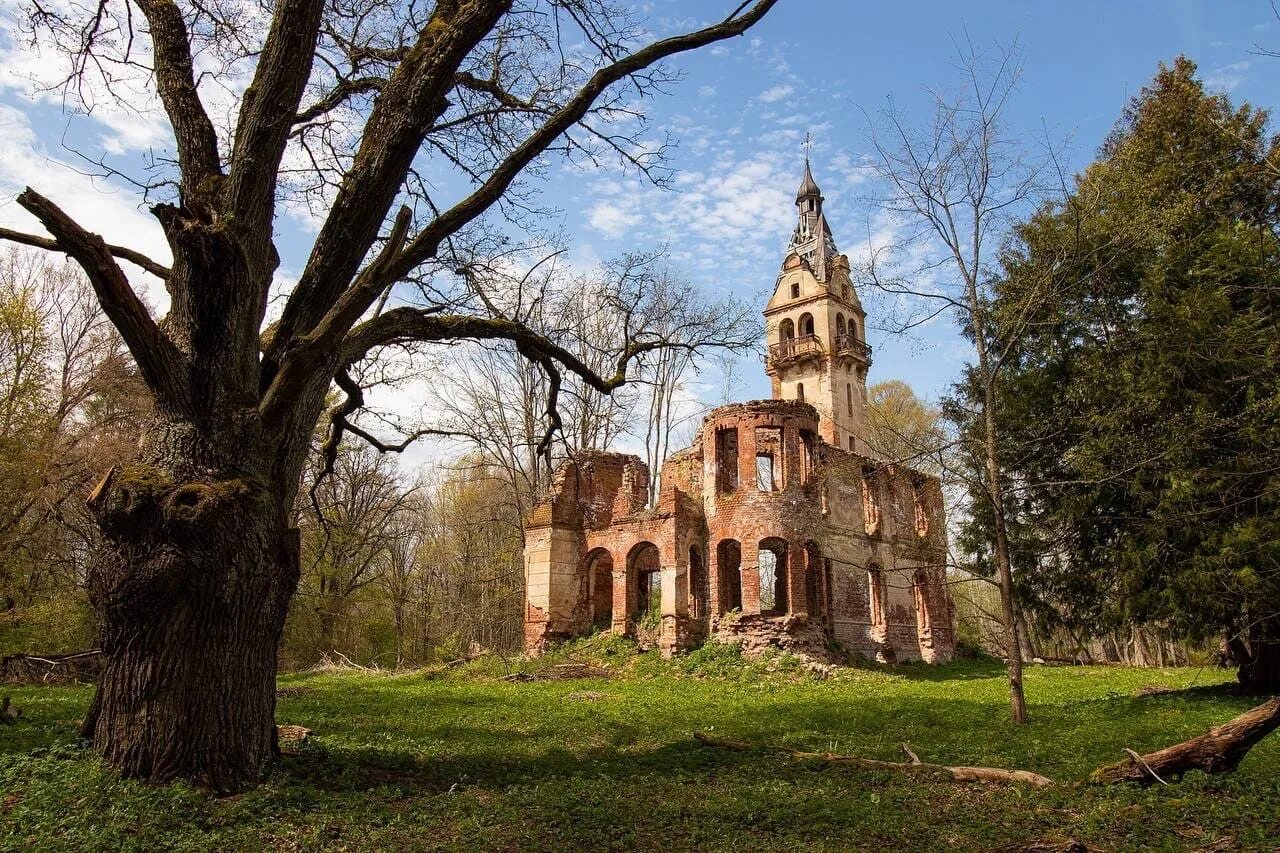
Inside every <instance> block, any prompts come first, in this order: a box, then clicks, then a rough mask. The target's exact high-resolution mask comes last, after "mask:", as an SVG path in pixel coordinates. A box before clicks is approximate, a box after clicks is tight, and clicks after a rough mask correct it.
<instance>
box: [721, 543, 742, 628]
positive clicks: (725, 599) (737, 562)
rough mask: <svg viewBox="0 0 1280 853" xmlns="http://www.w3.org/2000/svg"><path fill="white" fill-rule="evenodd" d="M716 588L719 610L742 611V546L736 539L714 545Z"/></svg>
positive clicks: (726, 611) (722, 611)
mask: <svg viewBox="0 0 1280 853" xmlns="http://www.w3.org/2000/svg"><path fill="white" fill-rule="evenodd" d="M716 581H717V582H716V587H717V591H718V592H719V595H718V596H717V599H718V602H717V603H718V604H719V610H720V612H721V613H728V612H729V611H730V610H741V609H742V545H741V544H739V542H738V540H736V539H721V540H720V543H719V544H718V545H716Z"/></svg>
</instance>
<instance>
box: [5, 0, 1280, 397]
mask: <svg viewBox="0 0 1280 853" xmlns="http://www.w3.org/2000/svg"><path fill="white" fill-rule="evenodd" d="M642 5H643V8H644V10H645V11H646V12H648V13H649V15H650V16H651V19H652V23H653V28H654V30H655V31H656V32H660V33H667V32H673V31H675V30H676V29H679V28H688V27H692V26H698V25H702V24H705V23H708V22H709V21H710V20H711V19H713V18H717V17H719V16H722V15H723V14H724V12H725V10H727V9H728V8H730V7H731V6H733V5H736V0H733V2H730V0H654V1H653V2H647V3H644V4H642ZM21 8H22V5H21V0H3V3H2V4H0V17H3V19H4V21H5V22H6V23H11V22H12V21H13V20H15V16H16V15H17V14H18V13H19V11H20V9H21ZM966 33H967V37H968V38H969V39H970V40H972V42H973V43H974V44H975V45H977V46H978V47H988V46H992V45H995V44H997V43H999V44H1006V45H1007V44H1009V43H1010V42H1012V41H1013V40H1014V39H1017V40H1018V41H1019V42H1020V44H1021V46H1022V57H1023V64H1024V74H1023V78H1022V82H1021V84H1020V86H1019V89H1018V92H1017V95H1016V97H1015V99H1014V101H1013V102H1012V104H1011V107H1010V111H1009V114H1008V119H1009V122H1008V123H1009V125H1010V127H1011V129H1012V130H1014V131H1015V132H1018V133H1021V134H1025V135H1027V136H1028V137H1030V136H1032V135H1038V134H1043V133H1044V132H1045V129H1046V128H1047V130H1048V133H1049V135H1050V136H1051V137H1052V138H1054V139H1056V140H1058V141H1063V140H1069V146H1068V148H1067V155H1066V161H1067V164H1068V165H1069V166H1070V167H1071V168H1072V169H1073V170H1074V169H1078V168H1080V167H1082V166H1083V165H1085V164H1086V163H1087V162H1088V161H1089V160H1090V159H1091V158H1092V156H1093V153H1094V151H1095V150H1096V148H1097V146H1098V144H1099V142H1100V141H1101V140H1102V139H1103V137H1104V136H1105V135H1106V133H1107V132H1108V130H1109V129H1110V127H1111V126H1112V124H1113V122H1114V121H1115V119H1116V118H1117V116H1118V115H1119V114H1120V111H1121V109H1122V108H1123V106H1124V104H1125V102H1126V100H1127V99H1128V98H1129V97H1130V96H1132V95H1133V94H1135V93H1136V92H1137V91H1138V90H1139V89H1140V88H1141V87H1142V86H1143V84H1144V83H1145V82H1146V81H1147V80H1148V79H1149V78H1150V77H1151V75H1152V74H1153V73H1154V71H1155V70H1156V65H1157V63H1158V62H1160V61H1162V60H1163V61H1166V62H1167V61H1169V60H1172V59H1173V58H1174V57H1175V56H1177V55H1178V54H1186V55H1188V56H1190V57H1191V58H1192V59H1194V60H1195V61H1196V62H1197V63H1199V65H1200V70H1201V73H1202V75H1203V77H1204V79H1205V80H1206V81H1207V83H1208V84H1209V85H1210V87H1211V88H1214V89H1217V90H1225V91H1228V92H1230V94H1231V95H1232V97H1233V98H1234V99H1236V100H1237V101H1239V100H1249V101H1251V102H1252V103H1254V104H1255V105H1259V106H1263V107H1270V106H1273V105H1274V100H1273V98H1274V93H1275V92H1277V91H1280V89H1278V88H1277V83H1278V82H1280V59H1273V58H1269V57H1265V56H1260V55H1258V54H1257V52H1256V51H1257V46H1258V45H1261V46H1263V47H1271V48H1275V49H1280V22H1277V20H1276V17H1275V15H1274V14H1273V12H1272V9H1271V7H1270V5H1269V4H1268V2H1266V0H1219V2H1192V0H1170V2H1155V0H1129V1H1128V2H1110V3H1102V2H1073V3H1062V2H1060V3H1048V2H1040V3H1029V2H996V1H995V0H990V2H967V3H955V2H933V0H929V2H911V3H902V2H900V3H868V2H852V0H825V2H816V0H781V2H779V3H778V5H777V7H776V8H775V9H774V10H773V12H771V13H770V14H769V15H768V16H767V17H766V19H765V20H764V22H763V23H762V24H760V25H759V26H758V27H756V28H755V29H753V30H752V31H751V32H750V33H748V34H747V35H746V36H745V37H743V38H740V39H736V40H734V41H732V42H729V43H724V44H721V45H717V46H715V47H713V48H711V49H709V50H704V51H702V52H699V53H697V54H691V55H686V56H682V57H679V58H678V59H677V61H676V63H675V65H676V67H678V68H680V69H681V70H682V71H683V73H684V79H683V81H682V82H681V83H680V84H679V85H677V86H676V87H674V89H673V91H672V93H671V94H670V95H669V96H667V97H662V98H660V99H658V100H656V101H654V102H651V103H649V104H648V106H647V109H648V112H649V115H650V117H651V119H652V122H653V127H654V129H655V130H657V131H662V130H666V131H670V132H671V133H673V134H674V135H675V137H676V138H677V139H678V140H679V145H678V147H676V148H675V149H674V150H673V151H672V153H671V158H670V162H669V165H670V166H671V167H672V168H673V169H674V170H675V173H676V174H675V181H674V189H673V190H658V189H655V188H653V187H650V186H647V185H645V184H644V183H643V182H642V181H640V180H639V179H638V178H637V177H636V176H635V175H632V174H627V173H625V172H623V171H622V170H620V169H604V170H595V171H583V170H581V169H576V168H568V167H557V168H554V169H552V170H550V172H549V175H548V178H547V179H546V182H545V183H544V184H543V185H542V190H543V201H544V202H546V203H548V204H550V205H552V206H554V207H555V208H558V209H559V210H560V211H562V217H563V227H564V231H565V232H566V235H567V237H568V240H569V246H570V252H571V258H572V259H573V260H574V261H575V262H576V263H577V264H579V265H590V264H591V263H593V262H594V261H597V260H600V259H604V258H608V257H612V256H614V255H616V254H618V253H620V252H622V251H626V250H647V249H652V248H654V247H655V246H657V245H660V244H665V245H667V246H668V247H669V250H670V253H671V257H672V261H673V263H674V265H675V266H676V267H677V268H678V269H679V270H680V271H681V272H682V273H683V274H684V275H685V276H687V277H688V278H689V279H690V281H691V282H692V283H693V284H694V285H695V286H696V287H698V288H700V289H702V290H703V291H705V292H707V293H708V294H731V295H734V296H737V297H739V298H742V299H746V300H751V301H752V302H753V303H754V304H755V305H757V306H758V307H760V308H763V305H764V302H765V300H766V298H767V295H768V292H769V290H770V288H771V287H772V284H773V281H774V276H775V274H776V272H777V269H778V264H779V262H780V261H781V253H782V250H783V248H784V246H785V244H786V240H787V237H788V236H789V234H790V230H791V228H792V225H793V217H794V208H793V206H792V200H793V198H794V192H795V188H796V185H797V184H798V183H799V180H800V174H801V168H802V156H803V154H802V150H801V145H800V142H801V139H802V138H803V137H804V135H805V134H806V133H812V134H813V136H814V140H815V141H814V144H813V154H812V157H813V166H814V173H815V176H816V177H817V179H818V182H819V184H820V185H821V186H822V189H823V191H824V193H825V195H826V197H827V211H828V219H829V221H830V223H831V225H832V227H833V229H834V231H835V236H836V240H837V242H838V243H839V245H840V246H841V248H842V249H844V250H845V251H848V252H850V254H853V253H854V251H855V250H856V248H857V246H858V245H860V244H861V242H862V241H864V240H865V239H866V234H867V231H868V222H869V217H870V210H869V206H868V204H867V203H866V201H865V200H864V199H865V197H866V195H867V194H868V193H869V192H870V191H871V187H870V186H869V185H868V181H867V173H866V170H865V169H864V168H862V167H861V166H860V160H861V159H862V158H863V157H864V156H865V154H866V151H867V143H866V136H865V127H866V119H865V116H864V112H863V111H864V110H865V111H867V112H872V113H874V111H875V110H876V109H877V107H878V106H879V105H881V104H882V103H883V101H884V98H885V97H886V96H888V95H892V96H893V97H894V98H895V100H896V101H897V103H898V104H899V105H901V106H903V107H905V108H907V110H908V111H912V110H913V108H914V110H915V112H916V114H917V115H921V116H922V115H923V112H922V108H923V106H924V104H925V97H924V90H925V87H942V88H948V87H952V86H954V85H955V83H956V76H957V74H956V68H955V65H954V58H955V48H954V40H956V39H963V38H965V37H966ZM54 70H56V69H55V65H54V63H53V58H52V57H51V56H48V55H40V54H39V53H33V52H32V51H31V50H30V49H29V48H27V47H25V46H24V45H23V44H22V43H21V42H20V41H18V40H15V39H13V38H12V37H10V38H8V39H7V40H5V41H3V42H0V146H2V148H0V150H3V151H4V152H5V156H4V157H2V158H0V224H4V225H10V226H16V227H23V228H26V229H34V224H33V223H32V221H31V220H30V219H29V218H28V217H26V215H25V214H24V213H23V212H22V211H21V210H20V209H19V208H18V207H17V205H16V204H15V203H14V202H13V196H14V195H15V194H16V193H17V192H18V191H19V190H20V189H21V187H22V186H23V185H25V184H28V183H29V184H31V185H33V186H35V187H36V188H37V189H41V191H43V192H45V193H47V194H49V195H51V196H52V197H54V198H55V199H56V200H59V201H60V202H63V203H64V204H65V205H66V206H67V207H68V208H69V209H70V210H71V212H72V213H73V214H74V215H76V216H78V217H79V218H81V220H82V221H84V222H85V223H86V224H87V225H88V226H89V227H90V228H93V229H95V230H98V231H100V232H102V233H103V234H104V235H106V236H107V237H108V238H109V239H112V240H113V241H117V242H122V243H129V244H131V245H135V246H136V247H137V248H139V249H141V250H144V251H148V252H151V253H154V254H155V255H156V256H158V257H164V256H165V255H166V254H167V253H166V251H165V249H164V246H163V240H162V239H161V238H160V235H159V232H158V229H156V227H155V226H154V224H153V223H152V222H151V221H150V218H149V215H148V214H147V213H146V212H145V210H144V209H142V208H141V205H140V202H139V199H138V198H137V196H136V195H135V194H133V193H132V192H131V191H130V190H129V189H128V188H126V187H123V186H121V185H119V184H113V183H110V182H106V181H103V180H100V179H99V180H90V179H89V178H86V177H85V176H83V175H82V174H80V173H79V172H78V171H77V168H78V169H80V171H83V169H84V163H83V162H81V163H79V164H77V161H76V158H75V157H74V156H73V155H72V154H70V153H69V152H68V150H67V147H66V146H67V143H68V141H70V142H71V143H72V144H73V147H75V148H77V149H79V150H81V151H82V152H84V153H86V154H88V155H90V156H93V155H96V154H102V153H105V154H108V155H110V156H112V157H115V158H119V160H118V162H130V161H132V162H137V160H138V158H139V157H140V156H141V153H142V152H143V151H145V150H146V149H147V148H148V147H158V148H163V147H164V145H165V143H166V141H167V137H166V131H165V128H164V124H163V122H162V121H161V120H160V118H159V117H158V116H157V115H155V114H148V113H147V112H145V111H144V112H142V113H139V112H137V111H135V110H132V109H130V108H129V107H128V106H127V105H113V104H111V103H108V102H106V101H102V102H100V103H99V104H97V108H96V109H95V112H94V113H93V115H92V116H91V117H87V118H86V117H77V118H68V117H67V115H66V113H65V111H64V103H63V101H62V100H61V99H60V98H58V97H57V96H56V95H49V94H46V95H43V96H40V97H39V98H33V88H32V78H35V79H37V80H38V79H41V78H47V77H48V76H49V75H50V74H52V73H54ZM305 225H306V224H305V223H303V222H300V221H298V220H296V219H292V218H289V217H282V219H281V222H280V244H281V249H282V255H283V258H284V263H283V272H284V274H285V275H286V276H287V275H288V274H289V273H290V272H291V271H296V269H297V268H298V267H299V266H300V265H301V260H302V258H303V256H304V253H305V250H306V248H307V236H308V235H307V229H306V227H305ZM141 284H142V286H143V287H144V289H148V292H149V293H151V294H152V296H153V297H154V298H155V299H156V300H157V301H162V299H163V296H162V294H161V293H160V291H159V289H158V288H156V287H155V286H154V283H151V284H150V285H148V284H147V283H146V282H142V283H141ZM862 295H863V299H864V302H865V303H866V305H867V309H868V312H869V315H870V316H869V318H868V325H869V327H870V329H869V338H870V343H871V344H872V345H873V346H874V347H875V350H876V361H875V365H874V366H873V368H872V373H871V377H870V378H871V380H872V381H877V380H881V379H886V378H902V379H906V380H907V381H908V382H910V383H911V384H912V385H913V386H914V387H915V388H916V389H917V391H918V392H919V393H921V394H922V395H924V396H927V397H930V398H936V397H937V396H938V395H939V394H940V393H942V392H943V391H944V390H945V389H946V387H947V385H948V383H949V382H950V381H952V380H953V378H954V377H955V376H956V374H957V371H958V370H959V368H960V366H961V365H962V364H963V361H964V358H965V355H966V352H965V347H964V345H963V342H961V341H960V340H959V339H958V338H957V336H956V334H955V331H954V329H953V328H952V326H951V325H950V324H948V323H935V324H933V325H931V326H929V327H928V328H926V329H924V330H923V331H922V332H921V333H920V334H918V335H916V336H915V337H913V338H910V339H903V338H900V337H891V336H888V335H886V334H885V333H884V332H883V331H880V330H878V329H877V328H876V325H877V323H876V321H877V299H876V296H875V294H872V293H867V292H865V291H864V292H863V294H862ZM740 373H741V375H742V378H743V380H744V381H745V385H744V386H743V387H740V388H739V389H738V390H737V392H736V396H738V397H741V398H749V397H761V396H767V395H768V384H767V382H766V381H765V377H764V374H763V370H762V367H761V365H760V363H759V360H758V358H748V359H746V360H745V361H744V363H743V365H742V369H741V371H740ZM696 391H697V393H699V394H701V395H702V396H704V397H705V398H706V399H707V400H708V401H712V400H714V399H716V398H718V396H719V394H720V379H719V376H718V373H717V371H715V370H714V369H709V370H708V371H707V372H706V374H704V376H703V377H702V381H701V383H700V384H699V385H698V386H697V389H696Z"/></svg>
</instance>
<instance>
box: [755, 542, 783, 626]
mask: <svg viewBox="0 0 1280 853" xmlns="http://www.w3.org/2000/svg"><path fill="white" fill-rule="evenodd" d="M758 570H759V573H760V613H761V614H762V615H765V616H779V615H782V614H784V613H786V612H787V543H786V541H785V540H783V539H776V538H770V539H763V540H761V541H760V559H759V567H758Z"/></svg>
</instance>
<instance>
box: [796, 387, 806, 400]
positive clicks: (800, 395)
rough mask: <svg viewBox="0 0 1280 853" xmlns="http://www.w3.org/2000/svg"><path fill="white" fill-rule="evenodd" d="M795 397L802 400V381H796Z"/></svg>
mask: <svg viewBox="0 0 1280 853" xmlns="http://www.w3.org/2000/svg"><path fill="white" fill-rule="evenodd" d="M796 399H797V400H799V401H800V402H801V403H803V402H804V383H803V382H797V383H796Z"/></svg>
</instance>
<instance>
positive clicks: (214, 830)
mask: <svg viewBox="0 0 1280 853" xmlns="http://www.w3.org/2000/svg"><path fill="white" fill-rule="evenodd" d="M570 654H573V655H576V656H578V657H589V658H590V659H592V660H595V661H598V662H603V663H605V664H607V665H609V666H610V667H612V668H613V669H614V670H615V671H616V672H617V675H616V676H615V677H613V678H600V679H589V680H578V681H534V682H527V683H521V682H507V681H502V680H501V679H500V676H501V675H502V674H505V673H506V672H508V671H509V668H515V669H531V668H537V667H539V666H543V665H546V664H547V663H554V662H556V661H557V660H562V659H564V658H565V657H566V656H567V655H570ZM1225 678H1226V676H1225V674H1223V673H1220V672H1217V671H1212V670H1204V671H1199V670H1137V669H1121V668H1093V667H1082V668H1067V667H1062V668H1047V667H1033V668H1031V669H1030V670H1029V671H1028V673H1027V695H1028V698H1029V710H1030V716H1031V723H1030V724H1029V725H1027V726H1024V727H1015V726H1013V725H1012V724H1010V723H1009V722H1008V721H1007V716H1008V715H1007V711H1006V686H1005V682H1004V680H1003V671H1002V669H1001V667H1000V666H999V665H998V664H995V663H994V662H991V661H969V662H965V663H960V664H956V665H953V666H949V667H943V668H929V667H924V666H904V667H875V668H864V669H850V670H847V671H844V672H841V673H840V674H839V675H837V676H836V677H833V678H828V679H826V680H822V681H818V680H815V679H814V678H813V677H811V676H808V675H806V674H804V673H803V672H802V671H801V670H799V668H798V667H796V666H795V665H794V664H793V663H792V662H789V661H787V660H785V659H775V660H772V661H766V662H750V663H747V662H743V661H741V660H739V659H738V658H737V656H736V655H735V654H734V653H733V652H732V651H725V650H724V649H716V648H712V649H707V650H703V651H701V652H698V653H696V654H695V655H693V656H691V657H689V658H685V659H681V660H676V661H672V662H663V661H661V660H659V659H658V658H657V657H656V655H654V654H646V655H639V656H637V655H634V654H632V653H630V652H629V651H628V649H627V648H626V647H625V646H624V645H623V644H620V643H617V642H613V641H607V640H603V639H597V640H594V641H592V642H589V643H583V644H579V645H578V646H577V647H575V649H573V650H572V651H568V652H563V653H561V654H560V655H558V656H557V657H553V658H551V659H550V660H549V661H544V662H539V663H532V664H530V663H511V664H507V663H504V662H502V661H500V660H496V659H486V660H481V661H477V662H474V663H472V664H470V665H468V666H466V667H462V668H459V670H455V671H451V672H441V671H435V672H426V673H412V674H401V675H387V674H373V673H332V674H323V675H295V676H288V677H283V678H281V686H282V687H284V688H289V689H287V690H285V694H284V695H283V697H282V699H281V702H280V708H279V713H278V718H279V721H280V722H282V723H297V724H301V725H305V726H307V727H309V728H311V729H313V730H314V731H315V735H314V736H313V738H312V742H311V743H310V744H308V745H307V746H306V747H304V749H303V750H302V751H301V752H300V753H299V754H297V755H292V756H288V757H286V758H285V759H284V760H283V762H282V764H281V766H280V767H279V768H278V769H277V770H276V771H275V772H274V773H273V775H272V776H271V777H270V778H269V779H268V780H267V782H266V783H265V784H264V785H262V786H261V787H260V788H258V789H256V790H253V791H251V792H248V793H245V794H241V795H238V796H233V797H224V798H215V797H211V796H208V795H205V794H203V793H201V792H199V791H195V790H192V789H191V788H189V787H187V786H184V785H168V786H147V785H143V784H139V783H134V782H124V781H121V780H119V779H117V778H115V777H114V776H113V775H112V774H111V773H110V772H109V771H107V770H106V769H104V768H103V766H102V765H101V764H100V763H99V762H98V761H97V760H96V758H94V757H93V755H92V754H91V753H89V752H88V751H86V750H83V749H81V748H79V747H77V746H76V745H75V737H74V723H75V720H76V719H77V718H78V717H79V716H80V715H81V714H82V713H83V711H84V708H85V706H86V704H87V702H88V699H89V691H88V690H87V689H83V688H20V689H12V690H6V691H5V692H6V693H7V694H9V695H12V696H13V698H14V701H15V703H16V704H18V705H20V706H22V707H23V708H24V711H25V713H24V717H23V721H22V722H21V723H20V724H18V725H16V726H6V727H4V728H2V729H0V848H2V849H14V850H18V849H22V850H26V849H45V848H48V849H111V850H116V849H156V848H164V849H204V848H219V849H263V848H269V849H280V850H295V849H297V850H304V849H305V850H313V849H345V850H368V849H465V850H490V849H500V850H528V849H637V848H639V849H664V850H673V849H688V848H694V847H697V848H699V849H707V850H738V851H741V850H759V849H766V848H767V849H790V848H796V847H809V848H816V849H831V850H847V849H851V848H856V849H887V848H892V849H897V850H937V849H946V848H960V849H990V848H993V847H999V846H1002V845H1007V844H1015V843H1021V842H1027V841H1030V840H1040V841H1045V842H1060V841H1065V840H1066V839H1069V838H1074V839H1078V840H1080V841H1084V842H1086V843H1088V844H1089V845H1091V846H1093V845H1097V846H1101V847H1104V848H1107V849H1113V850H1114V849H1138V848H1143V849H1168V850H1181V849H1194V848H1203V847H1210V846H1213V845H1219V846H1218V847H1217V848H1216V849H1241V848H1244V849H1273V848H1275V847H1276V846H1277V845H1280V772H1277V771H1280V735H1276V736H1273V737H1272V738H1270V739H1268V740H1266V741H1264V742H1263V743H1262V744H1260V745H1259V746H1258V747H1256V748H1255V749H1254V751H1253V752H1252V753H1251V754H1250V755H1249V757H1248V758H1247V759H1246V760H1245V762H1244V764H1243V765H1242V766H1241V768H1240V770H1239V771H1238V772H1237V773H1235V774H1231V775H1228V776H1218V777H1207V776H1204V775H1202V774H1199V773H1193V774H1189V775H1188V777H1187V778H1186V779H1185V780H1184V781H1183V782H1182V783H1181V784H1176V785H1171V786H1169V787H1159V786H1157V787H1155V788H1151V789H1146V790H1143V789H1139V788H1136V787H1117V788H1103V787H1096V786H1089V785H1079V784H1074V783H1077V782H1079V780H1082V779H1084V778H1085V777H1086V776H1087V774H1088V772H1089V771H1090V770H1091V769H1093V768H1094V767H1095V766H1097V765H1099V764H1102V763H1105V762H1109V761H1113V760H1116V759H1117V758H1119V757H1121V755H1122V748H1123V747H1132V748H1134V749H1138V750H1149V749H1152V748H1156V747H1158V746H1161V745H1165V744H1168V743H1172V742H1174V741H1176V740H1181V739H1183V738H1186V737H1190V736H1193V735H1195V734H1198V733H1200V732H1201V731H1203V730H1204V729H1206V728H1207V727H1209V726H1210V725H1213V724H1216V723H1220V722H1223V721H1225V720H1227V719H1229V718H1230V717H1232V716H1234V715H1235V714H1237V713H1239V712H1240V711H1241V710H1244V709H1245V708H1247V707H1249V706H1250V705H1252V704H1254V703H1255V702H1256V701H1257V700H1256V699H1250V698H1247V697H1238V696H1232V695H1229V694H1227V693H1225V692H1223V691H1220V690H1216V689H1212V685H1214V684H1215V683H1217V682H1221V681H1223V680H1224V679H1225ZM1193 684H1194V685H1196V689H1194V690H1191V691H1187V692H1183V693H1175V694H1164V695H1147V696H1139V695H1138V691H1139V690H1140V688H1143V687H1149V686H1162V687H1174V688H1183V687H1188V686H1191V685H1193ZM694 729H707V730H710V731H712V732H714V733H716V734H719V735H722V736H724V737H728V738H735V739H741V740H748V741H752V742H758V743H781V744H788V745H794V746H796V747H803V748H807V749H818V750H833V751H838V752H846V753H856V754H859V755H864V756H868V757H874V758H886V759H895V760H896V759H899V758H900V757H901V753H900V750H899V744H900V743H901V742H902V741H908V742H909V743H910V744H911V746H912V747H913V748H914V749H915V750H916V751H917V752H918V753H920V755H921V757H922V758H923V759H924V760H925V761H932V762H938V763H954V764H960V763H964V764H986V765H992V766H1003V767H1019V768H1025V769H1029V770H1035V771H1037V772H1039V773H1043V774H1045V775H1047V776H1049V777H1051V778H1053V779H1056V780H1059V781H1060V782H1062V783H1066V784H1063V785H1061V786H1059V787H1056V788H1053V789H1048V790H1033V789H1030V788H1025V787H1018V786H962V785H955V784H949V783H940V782H930V781H925V782H922V781H919V780H913V779H912V778H909V777H907V776H906V775H904V774H897V773H892V772H883V771H869V770H865V769H860V768H856V767H847V766H815V765H811V764H806V763H802V762H797V761H793V760H791V759H789V758H786V757H782V756H764V755H758V754H742V753H735V752H728V751H724V750H717V749H713V748H708V747H703V746H700V745H698V744H696V743H695V742H694V741H693V740H692V738H691V737H690V733H691V732H692V731H693V730H694Z"/></svg>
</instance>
